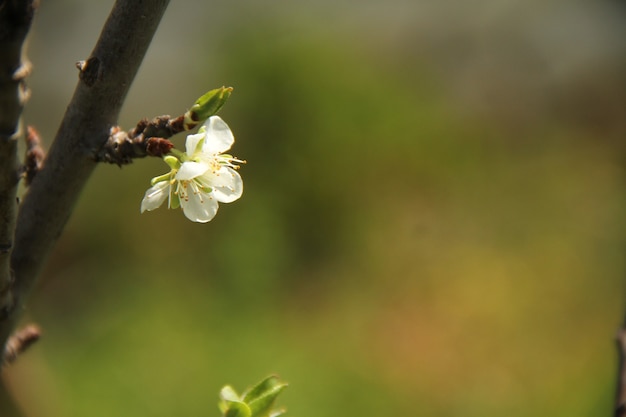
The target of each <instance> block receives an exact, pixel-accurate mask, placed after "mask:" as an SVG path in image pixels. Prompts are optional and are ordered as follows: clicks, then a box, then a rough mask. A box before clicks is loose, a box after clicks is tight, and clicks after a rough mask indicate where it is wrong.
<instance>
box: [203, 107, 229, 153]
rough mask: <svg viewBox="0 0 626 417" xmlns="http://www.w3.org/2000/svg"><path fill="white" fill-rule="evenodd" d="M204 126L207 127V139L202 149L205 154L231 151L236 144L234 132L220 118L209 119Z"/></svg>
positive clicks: (212, 117)
mask: <svg viewBox="0 0 626 417" xmlns="http://www.w3.org/2000/svg"><path fill="white" fill-rule="evenodd" d="M204 126H205V127H206V133H205V134H206V139H205V140H204V147H203V148H202V151H203V152H208V153H211V154H219V153H222V152H224V151H227V150H229V149H230V147H231V146H233V143H235V137H234V136H233V132H231V131H230V128H229V127H228V125H227V124H226V122H224V121H223V120H222V119H221V118H220V117H219V116H211V117H209V119H208V120H207V121H206V122H205V123H204Z"/></svg>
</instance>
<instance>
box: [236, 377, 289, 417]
mask: <svg viewBox="0 0 626 417" xmlns="http://www.w3.org/2000/svg"><path fill="white" fill-rule="evenodd" d="M286 387H287V384H285V383H284V382H280V380H279V379H278V378H277V377H276V376H273V375H272V376H269V377H267V378H265V379H264V380H263V381H261V382H259V383H258V384H257V385H255V386H254V387H252V388H251V389H250V390H248V391H247V392H246V393H245V394H244V395H243V401H244V402H245V403H246V404H248V406H249V407H250V411H251V412H252V417H269V416H270V411H271V410H272V406H273V405H274V401H276V397H278V394H280V393H281V392H282V390H283V389H285V388H286Z"/></svg>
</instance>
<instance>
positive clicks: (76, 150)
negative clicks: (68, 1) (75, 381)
mask: <svg viewBox="0 0 626 417" xmlns="http://www.w3.org/2000/svg"><path fill="white" fill-rule="evenodd" d="M16 2H17V0H14V1H13V3H16ZM8 3H11V2H3V3H2V6H5V5H6V4H8ZM168 3H169V0H144V1H135V0H117V1H116V3H115V5H114V6H113V10H112V11H111V14H110V15H109V18H108V20H107V22H106V24H105V26H104V28H103V30H102V33H101V34H100V38H99V40H98V42H97V44H96V46H95V48H94V50H93V52H92V54H91V56H90V58H89V59H87V60H86V61H85V62H84V63H82V65H81V66H80V75H79V78H80V81H79V83H78V85H77V87H76V90H75V92H74V96H73V97H72V100H71V102H70V104H69V106H68V108H67V111H66V113H65V116H64V118H63V121H62V123H61V126H60V128H59V131H58V133H57V136H56V138H55V139H54V142H53V144H52V146H51V148H50V152H49V153H48V156H47V157H46V160H45V163H44V165H43V167H42V169H41V170H40V171H39V173H38V174H37V175H36V176H35V177H34V178H33V181H32V183H31V185H30V188H29V190H28V192H27V194H26V196H25V198H24V201H23V202H22V204H21V207H20V210H19V214H18V217H17V223H16V228H15V239H14V244H13V251H12V253H11V268H10V269H12V271H13V279H14V281H13V284H12V287H11V290H12V297H13V298H12V303H11V305H10V306H9V305H7V304H6V303H5V304H4V307H5V310H6V311H5V316H4V317H0V345H2V346H4V345H6V341H7V339H8V338H9V335H10V334H11V332H12V331H13V329H14V328H15V325H16V323H17V320H18V318H19V315H20V312H21V310H22V307H23V305H24V303H25V301H26V299H27V297H28V294H29V293H30V290H31V289H32V287H33V285H34V283H35V281H36V278H37V276H38V275H39V272H40V270H41V268H42V266H43V263H44V261H45V260H46V258H47V256H48V254H49V253H50V250H51V249H52V246H53V245H54V243H55V241H56V239H57V238H58V237H59V235H60V234H61V232H62V230H63V228H64V226H65V223H66V222H67V220H68V218H69V216H70V214H71V211H72V208H73V206H74V204H75V203H76V200H77V199H78V195H79V194H80V192H81V190H82V188H83V186H84V185H85V183H86V181H87V180H88V178H89V176H90V175H91V173H92V172H93V170H94V168H95V166H96V155H97V153H98V152H99V150H100V149H101V147H102V146H103V145H104V144H105V142H106V141H107V139H108V137H109V133H110V130H111V126H114V125H115V124H116V121H117V118H118V115H119V112H120V109H121V107H122V104H123V102H124V99H125V97H126V94H127V92H128V89H129V88H130V85H131V83H132V81H133V79H134V77H135V74H136V73H137V70H138V69H139V65H140V64H141V61H142V60H143V57H144V55H145V53H146V50H147V48H148V46H149V45H150V42H151V40H152V37H153V35H154V32H155V31H156V28H157V26H158V24H159V22H160V20H161V17H162V16H163V13H164V12H165V9H166V7H167V5H168ZM31 4H32V2H31ZM2 27H3V26H2ZM3 28H4V27H3ZM0 49H1V48H0ZM4 131H5V130H3V132H4ZM1 153H3V152H1V151H0V154H1ZM2 197H4V196H2ZM3 201H5V203H4V204H7V203H6V201H10V200H7V199H6V198H5V199H3ZM12 201H15V200H14V199H13V200H12ZM13 209H14V208H13ZM0 220H2V221H4V219H0ZM0 243H4V242H0ZM9 243H10V242H9ZM8 248H9V250H10V245H9V246H8ZM1 249H2V247H0V250H1ZM0 275H2V279H0V284H2V283H4V284H5V285H6V282H7V280H8V278H7V275H6V270H5V271H4V272H2V271H0ZM0 301H2V300H0ZM6 307H10V308H6Z"/></svg>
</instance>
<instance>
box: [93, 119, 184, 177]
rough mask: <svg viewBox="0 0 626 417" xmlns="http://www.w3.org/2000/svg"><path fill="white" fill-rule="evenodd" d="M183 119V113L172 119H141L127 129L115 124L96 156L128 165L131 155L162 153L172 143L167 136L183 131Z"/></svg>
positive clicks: (142, 156)
mask: <svg viewBox="0 0 626 417" xmlns="http://www.w3.org/2000/svg"><path fill="white" fill-rule="evenodd" d="M184 120H185V116H184V115H183V116H179V117H176V118H174V119H172V118H171V117H170V116H167V115H165V116H159V117H155V118H154V119H152V120H150V121H148V119H142V120H140V121H139V122H138V123H137V126H135V127H134V128H133V129H132V130H131V131H130V132H124V131H123V130H121V129H120V128H119V127H118V126H116V127H114V128H112V129H111V134H110V136H109V139H108V140H107V141H106V143H105V144H104V146H102V148H101V149H100V151H99V152H98V154H97V155H96V160H97V161H98V162H108V163H111V164H117V165H120V166H121V165H125V164H130V163H131V162H132V161H133V159H134V158H144V157H146V156H158V157H160V156H163V155H165V154H167V153H168V152H169V151H170V149H172V147H173V146H174V145H173V144H172V143H171V142H170V141H168V140H167V138H170V137H172V136H174V135H175V134H177V133H180V132H183V131H185V130H186V129H185V126H184Z"/></svg>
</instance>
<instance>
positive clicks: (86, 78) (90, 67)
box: [76, 56, 102, 87]
mask: <svg viewBox="0 0 626 417" xmlns="http://www.w3.org/2000/svg"><path fill="white" fill-rule="evenodd" d="M76 68H78V70H79V71H80V73H79V74H78V77H79V78H80V79H81V80H82V81H83V82H84V83H85V84H86V85H87V86H88V87H91V86H93V85H94V84H95V83H96V81H98V80H100V79H101V78H102V67H101V65H100V59H98V57H95V56H92V57H91V58H89V59H88V60H87V61H78V62H77V63H76Z"/></svg>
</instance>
